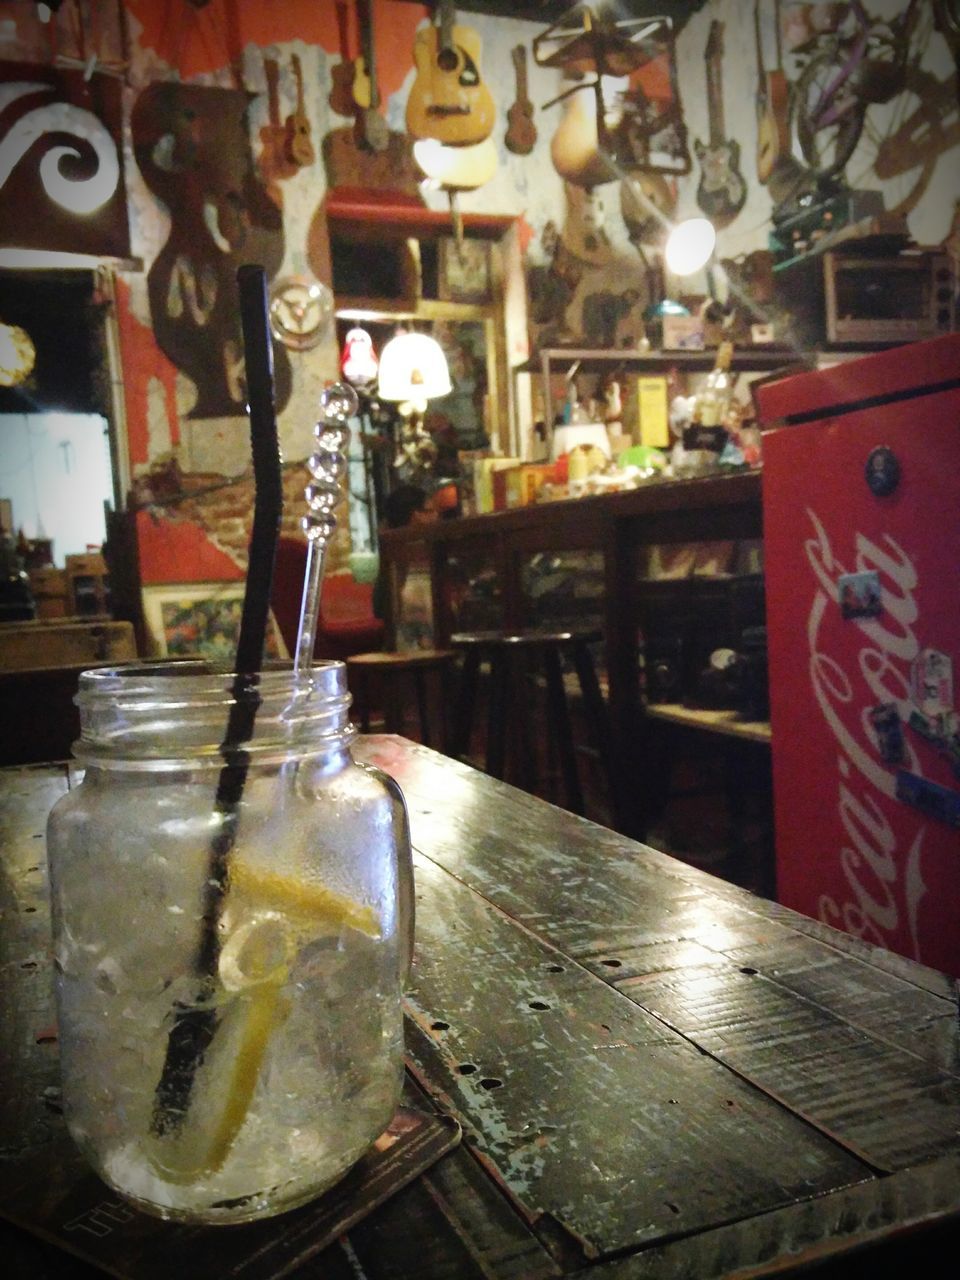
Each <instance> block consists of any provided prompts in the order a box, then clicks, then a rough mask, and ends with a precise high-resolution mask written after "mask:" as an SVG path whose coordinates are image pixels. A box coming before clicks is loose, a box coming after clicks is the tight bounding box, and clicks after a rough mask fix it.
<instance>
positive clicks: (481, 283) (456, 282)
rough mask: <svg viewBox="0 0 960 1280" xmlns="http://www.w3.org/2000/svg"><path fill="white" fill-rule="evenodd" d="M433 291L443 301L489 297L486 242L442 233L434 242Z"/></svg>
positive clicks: (488, 257) (488, 246)
mask: <svg viewBox="0 0 960 1280" xmlns="http://www.w3.org/2000/svg"><path fill="white" fill-rule="evenodd" d="M438 249H439V263H438V267H439V272H438V274H439V279H438V281H437V293H438V295H439V297H440V299H441V300H442V301H444V302H489V301H490V244H489V242H488V241H486V240H471V239H469V238H465V239H463V240H462V241H461V243H460V245H459V246H458V245H457V242H456V240H454V239H453V238H452V237H451V236H444V237H443V238H442V239H441V240H440V242H439V245H438Z"/></svg>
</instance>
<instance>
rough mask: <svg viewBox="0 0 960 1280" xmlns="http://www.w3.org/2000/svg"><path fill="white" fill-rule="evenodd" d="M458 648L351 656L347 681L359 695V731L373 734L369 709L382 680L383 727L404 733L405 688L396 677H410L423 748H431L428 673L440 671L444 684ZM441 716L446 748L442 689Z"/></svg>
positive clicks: (444, 692) (377, 652) (443, 694)
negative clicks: (373, 687)
mask: <svg viewBox="0 0 960 1280" xmlns="http://www.w3.org/2000/svg"><path fill="white" fill-rule="evenodd" d="M458 658H459V654H458V652H457V651H456V650H455V649H411V650H409V652H404V653H397V652H389V651H381V650H374V651H371V652H369V653H352V654H350V656H349V657H348V658H346V659H345V661H346V666H347V679H348V681H349V680H350V679H351V676H352V677H353V683H354V686H355V691H356V695H357V710H358V712H359V715H360V728H361V729H362V731H363V732H364V733H369V732H370V707H371V696H370V693H371V689H370V684H371V681H372V680H375V679H378V678H379V679H380V681H381V688H382V689H383V691H384V706H383V713H384V727H385V728H386V730H387V732H388V733H401V732H402V731H403V708H402V701H401V693H402V689H401V687H400V686H399V684H398V680H397V677H400V678H409V679H412V681H413V687H414V692H415V695H416V700H417V713H418V718H419V722H420V740H421V742H422V743H423V744H424V746H427V747H429V746H430V745H431V734H430V715H429V709H428V706H427V683H426V676H427V674H428V673H429V672H434V671H435V672H439V673H440V679H441V684H443V682H444V681H445V677H446V673H447V671H448V669H449V668H450V667H451V666H452V665H453V664H454V663H455V662H456V661H457V660H458ZM441 692H442V698H441V707H440V710H441V716H442V718H443V724H442V730H441V737H442V744H441V745H442V747H443V749H444V750H446V749H447V747H448V745H449V743H448V737H449V735H448V732H447V724H446V704H447V698H446V689H445V688H443V689H442V690H441Z"/></svg>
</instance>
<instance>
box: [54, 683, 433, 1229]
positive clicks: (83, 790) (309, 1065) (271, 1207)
mask: <svg viewBox="0 0 960 1280" xmlns="http://www.w3.org/2000/svg"><path fill="white" fill-rule="evenodd" d="M234 680H235V677H234V676H233V675H231V674H228V673H224V672H221V671H216V670H212V669H210V668H209V667H206V666H204V665H202V664H193V663H188V664H172V665H169V666H144V667H127V668H117V669H100V670H96V671H88V672H85V673H84V674H83V675H82V676H81V678H80V692H79V695H78V699H77V701H78V705H79V707H80V713H81V726H82V728H81V737H80V739H79V741H78V743H77V744H76V745H75V747H74V753H75V755H76V756H77V758H78V760H79V761H80V763H81V764H82V765H83V766H84V767H85V773H84V776H83V780H82V782H81V784H80V785H79V786H78V787H77V788H76V789H75V790H73V791H72V792H70V793H69V794H67V795H66V796H64V797H63V799H61V800H60V801H59V802H58V803H57V805H56V806H55V807H54V809H53V811H52V813H51V815H50V819H49V825H48V831H47V843H48V853H49V866H50V887H51V899H52V918H53V942H54V955H55V969H56V994H57V1007H58V1015H59V1035H60V1051H61V1072H62V1084H63V1101H64V1115H65V1118H66V1122H67V1125H68V1128H69V1130H70V1132H71V1134H72V1135H73V1137H74V1139H75V1141H76V1142H77V1144H78V1146H79V1147H80V1149H81V1150H82V1152H83V1153H84V1155H85V1156H86V1157H87V1159H88V1160H89V1162H90V1163H91V1164H92V1165H93V1167H94V1168H95V1169H96V1171H97V1172H98V1174H99V1175H100V1176H101V1178H103V1179H104V1181H105V1182H107V1183H108V1184H109V1185H110V1186H111V1187H113V1188H114V1189H115V1190H116V1191H118V1192H120V1193H121V1194H122V1195H124V1196H126V1197H127V1198H128V1199H129V1200H131V1201H133V1202H135V1203H136V1204H137V1205H138V1206H139V1207H140V1208H142V1209H144V1210H145V1211H147V1212H150V1213H153V1214H156V1215H159V1216H160V1217H164V1218H176V1219H182V1220H192V1221H199V1222H208V1223H230V1222H242V1221H247V1220H250V1219H253V1218H260V1217H266V1216H268V1215H271V1214H276V1213H280V1212H283V1211H284V1210H287V1209H291V1208H293V1207H294V1206H296V1205H298V1204H302V1203H304V1202H305V1201H308V1200H310V1199H312V1198H314V1197H315V1196H317V1195H318V1194H320V1193H321V1192H322V1191H324V1190H325V1189H326V1188H327V1187H329V1186H331V1185H332V1184H333V1183H335V1182H336V1181H337V1180H338V1179H339V1178H340V1177H341V1176H342V1175H343V1174H344V1173H345V1172H346V1171H347V1170H348V1169H349V1168H350V1167H351V1166H352V1165H353V1164H354V1163H355V1162H356V1161H357V1159H358V1158H359V1157H360V1156H361V1155H362V1154H363V1153H364V1151H366V1150H367V1148H368V1147H369V1146H370V1145H371V1143H372V1142H373V1141H374V1139H375V1138H376V1137H377V1136H378V1135H379V1134H380V1133H381V1132H382V1131H383V1130H384V1129H385V1128H386V1126H387V1124H388V1123H389V1121H390V1119H391V1117H392V1115H393V1113H394V1110H395V1109H396V1107H397V1104H398V1101H399V1096H400V1088H401V1083H402V1073H403V1059H402V1049H403V1042H402V1025H401V985H402V982H403V980H404V979H405V977H406V973H407V969H408V966H409V963H410V958H411V944H412V936H413V880H412V865H411V855H410V840H409V829H408V824H407V815H406V808H405V805H404V802H403V797H402V795H401V793H400V790H399V788H398V787H397V786H396V784H395V783H394V782H393V781H392V780H391V779H389V778H387V777H386V776H385V775H384V774H382V773H381V772H380V771H379V770H377V769H374V768H371V767H369V766H365V765H362V764H359V763H357V762H356V761H355V760H354V759H353V757H352V755H351V752H350V743H351V742H352V740H353V737H354V730H353V727H352V725H351V724H350V723H349V720H348V716H347V713H348V707H349V701H350V699H349V695H348V694H347V690H346V676H345V668H344V665H343V664H342V663H339V662H331V663H317V664H316V665H314V666H313V667H312V668H311V670H310V672H309V673H308V675H306V676H301V677H300V680H299V682H298V684H296V685H295V683H294V678H293V675H292V673H291V672H290V671H289V670H288V669H278V670H267V671H265V672H264V673H263V674H262V676H261V678H260V681H259V685H258V690H257V692H258V696H259V698H260V703H259V706H258V707H257V710H256V715H255V720H254V729H253V734H252V737H251V739H250V741H249V742H247V743H245V744H244V746H243V749H242V752H241V754H240V755H238V756H234V757H231V761H232V767H231V771H230V772H229V774H228V775H226V781H227V782H228V784H229V783H232V784H236V783H237V781H238V779H241V775H242V779H241V785H240V787H239V792H238V793H237V791H236V790H235V792H234V796H233V798H232V799H229V800H228V801H227V802H225V803H222V802H221V803H218V802H217V800H216V797H217V796H218V792H220V791H221V790H222V789H223V782H224V778H225V775H224V772H223V770H224V756H223V754H222V753H221V750H220V743H221V742H222V741H223V740H224V737H225V732H226V725H227V718H228V714H229V712H230V708H231V705H232V704H234V703H235V702H236V701H237V698H236V697H235V696H234V693H233V689H234ZM238 771H239V772H238ZM227 790H228V791H229V786H228V787H227Z"/></svg>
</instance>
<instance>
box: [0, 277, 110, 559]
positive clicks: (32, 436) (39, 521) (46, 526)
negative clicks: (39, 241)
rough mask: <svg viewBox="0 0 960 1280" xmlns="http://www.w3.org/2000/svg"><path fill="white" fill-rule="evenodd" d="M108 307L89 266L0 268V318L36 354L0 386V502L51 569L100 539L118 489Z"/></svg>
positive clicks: (12, 525) (83, 551) (101, 286)
mask: <svg viewBox="0 0 960 1280" xmlns="http://www.w3.org/2000/svg"><path fill="white" fill-rule="evenodd" d="M109 310H110V301H109V297H108V296H107V295H106V291H105V290H104V288H103V282H102V280H101V279H100V277H99V276H98V274H97V273H95V272H94V271H88V270H76V271H74V270H70V271H66V270H64V271H57V270H22V271H15V270H5V271H0V320H3V321H4V322H6V323H7V324H11V325H17V326H19V327H20V328H22V329H23V330H25V332H26V333H27V334H28V335H29V337H30V339H31V341H32V343H33V346H34V349H35V351H36V360H35V363H34V366H33V369H32V371H31V372H30V374H29V375H28V376H27V377H26V379H25V380H24V381H22V382H20V383H18V384H17V385H15V386H10V387H8V386H0V500H3V499H5V500H7V503H8V504H9V505H8V506H7V505H6V504H5V509H6V510H7V511H8V512H9V519H10V524H11V527H12V528H13V530H15V531H20V530H22V531H23V533H24V536H25V537H26V538H27V540H28V541H31V542H34V541H45V540H49V541H51V542H52V544H53V545H52V560H53V563H54V564H55V565H56V566H58V567H62V566H63V564H64V561H65V558H66V556H68V555H82V554H84V553H85V552H86V551H87V550H88V549H89V548H91V547H100V546H101V545H102V544H103V542H104V539H105V534H106V515H107V510H108V509H110V508H117V507H118V506H119V505H120V497H121V495H122V489H121V485H120V478H119V467H118V461H117V460H118V450H117V443H116V439H115V433H114V430H113V421H112V417H113V415H112V403H111V392H112V379H111V372H110V358H109V347H108V334H107V322H108V318H109Z"/></svg>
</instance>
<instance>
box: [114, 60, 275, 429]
mask: <svg viewBox="0 0 960 1280" xmlns="http://www.w3.org/2000/svg"><path fill="white" fill-rule="evenodd" d="M252 96H253V95H251V94H248V93H246V92H244V91H243V90H240V89H225V88H217V87H208V86H204V85H185V84H180V83H177V82H174V81H161V82H157V83H155V84H152V85H150V86H149V87H148V88H146V89H145V90H144V91H143V92H142V93H141V94H140V96H139V98H138V99H137V101H136V103H135V104H134V109H133V114H132V119H131V128H132V133H133V150H134V155H135V156H136V160H137V164H138V165H139V166H140V171H141V173H142V174H143V177H144V181H145V182H146V183H147V186H148V187H149V188H150V190H151V191H152V192H153V193H154V195H156V196H157V197H158V198H159V199H160V200H162V201H163V203H164V205H165V206H166V208H167V210H168V212H169V214H170V234H169V236H168V238H167V241H166V243H165V244H164V246H163V248H162V249H161V250H160V252H159V254H158V255H157V257H156V259H155V260H154V263H153V265H152V266H151V268H150V270H149V272H148V274H147V287H148V292H149V297H150V315H151V319H152V323H153V330H154V336H155V337H156V340H157V344H158V346H159V347H160V349H161V350H162V351H163V352H164V354H165V355H167V356H168V357H169V358H170V360H172V361H173V363H174V364H175V365H176V367H177V368H178V369H180V370H181V371H182V372H183V373H185V374H186V375H187V376H188V377H189V378H190V379H191V380H192V381H193V382H194V383H195V384H196V388H197V399H196V403H195V404H194V406H193V408H192V409H190V411H189V413H188V414H187V415H186V416H187V417H189V418H220V417H230V416H233V415H240V414H242V413H243V408H244V402H245V395H244V387H243V378H242V375H243V347H242V337H241V331H240V314H239V306H238V300H237V285H236V271H237V267H238V266H240V265H241V264H242V263H245V262H255V263H258V264H260V265H262V266H263V268H264V270H265V272H266V274H267V277H268V278H272V277H273V276H274V275H275V274H276V272H277V270H278V269H279V267H280V264H281V262H282V261H283V253H284V239H283V219H282V214H281V211H280V210H279V209H278V208H277V205H276V204H275V202H274V201H273V200H272V199H271V198H270V195H269V192H268V189H267V187H266V186H265V185H264V183H263V182H262V181H261V179H260V178H259V177H258V175H257V172H256V169H255V166H254V161H253V156H252V153H251V149H250V138H249V128H248V122H247V110H248V107H249V105H250V101H251V99H252ZM274 376H275V390H276V406H277V409H278V410H280V409H282V408H283V407H284V405H285V404H286V402H287V400H288V399H289V396H290V382H291V377H290V363H289V358H288V356H287V354H286V352H285V351H284V349H283V348H282V347H281V346H275V347H274Z"/></svg>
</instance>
